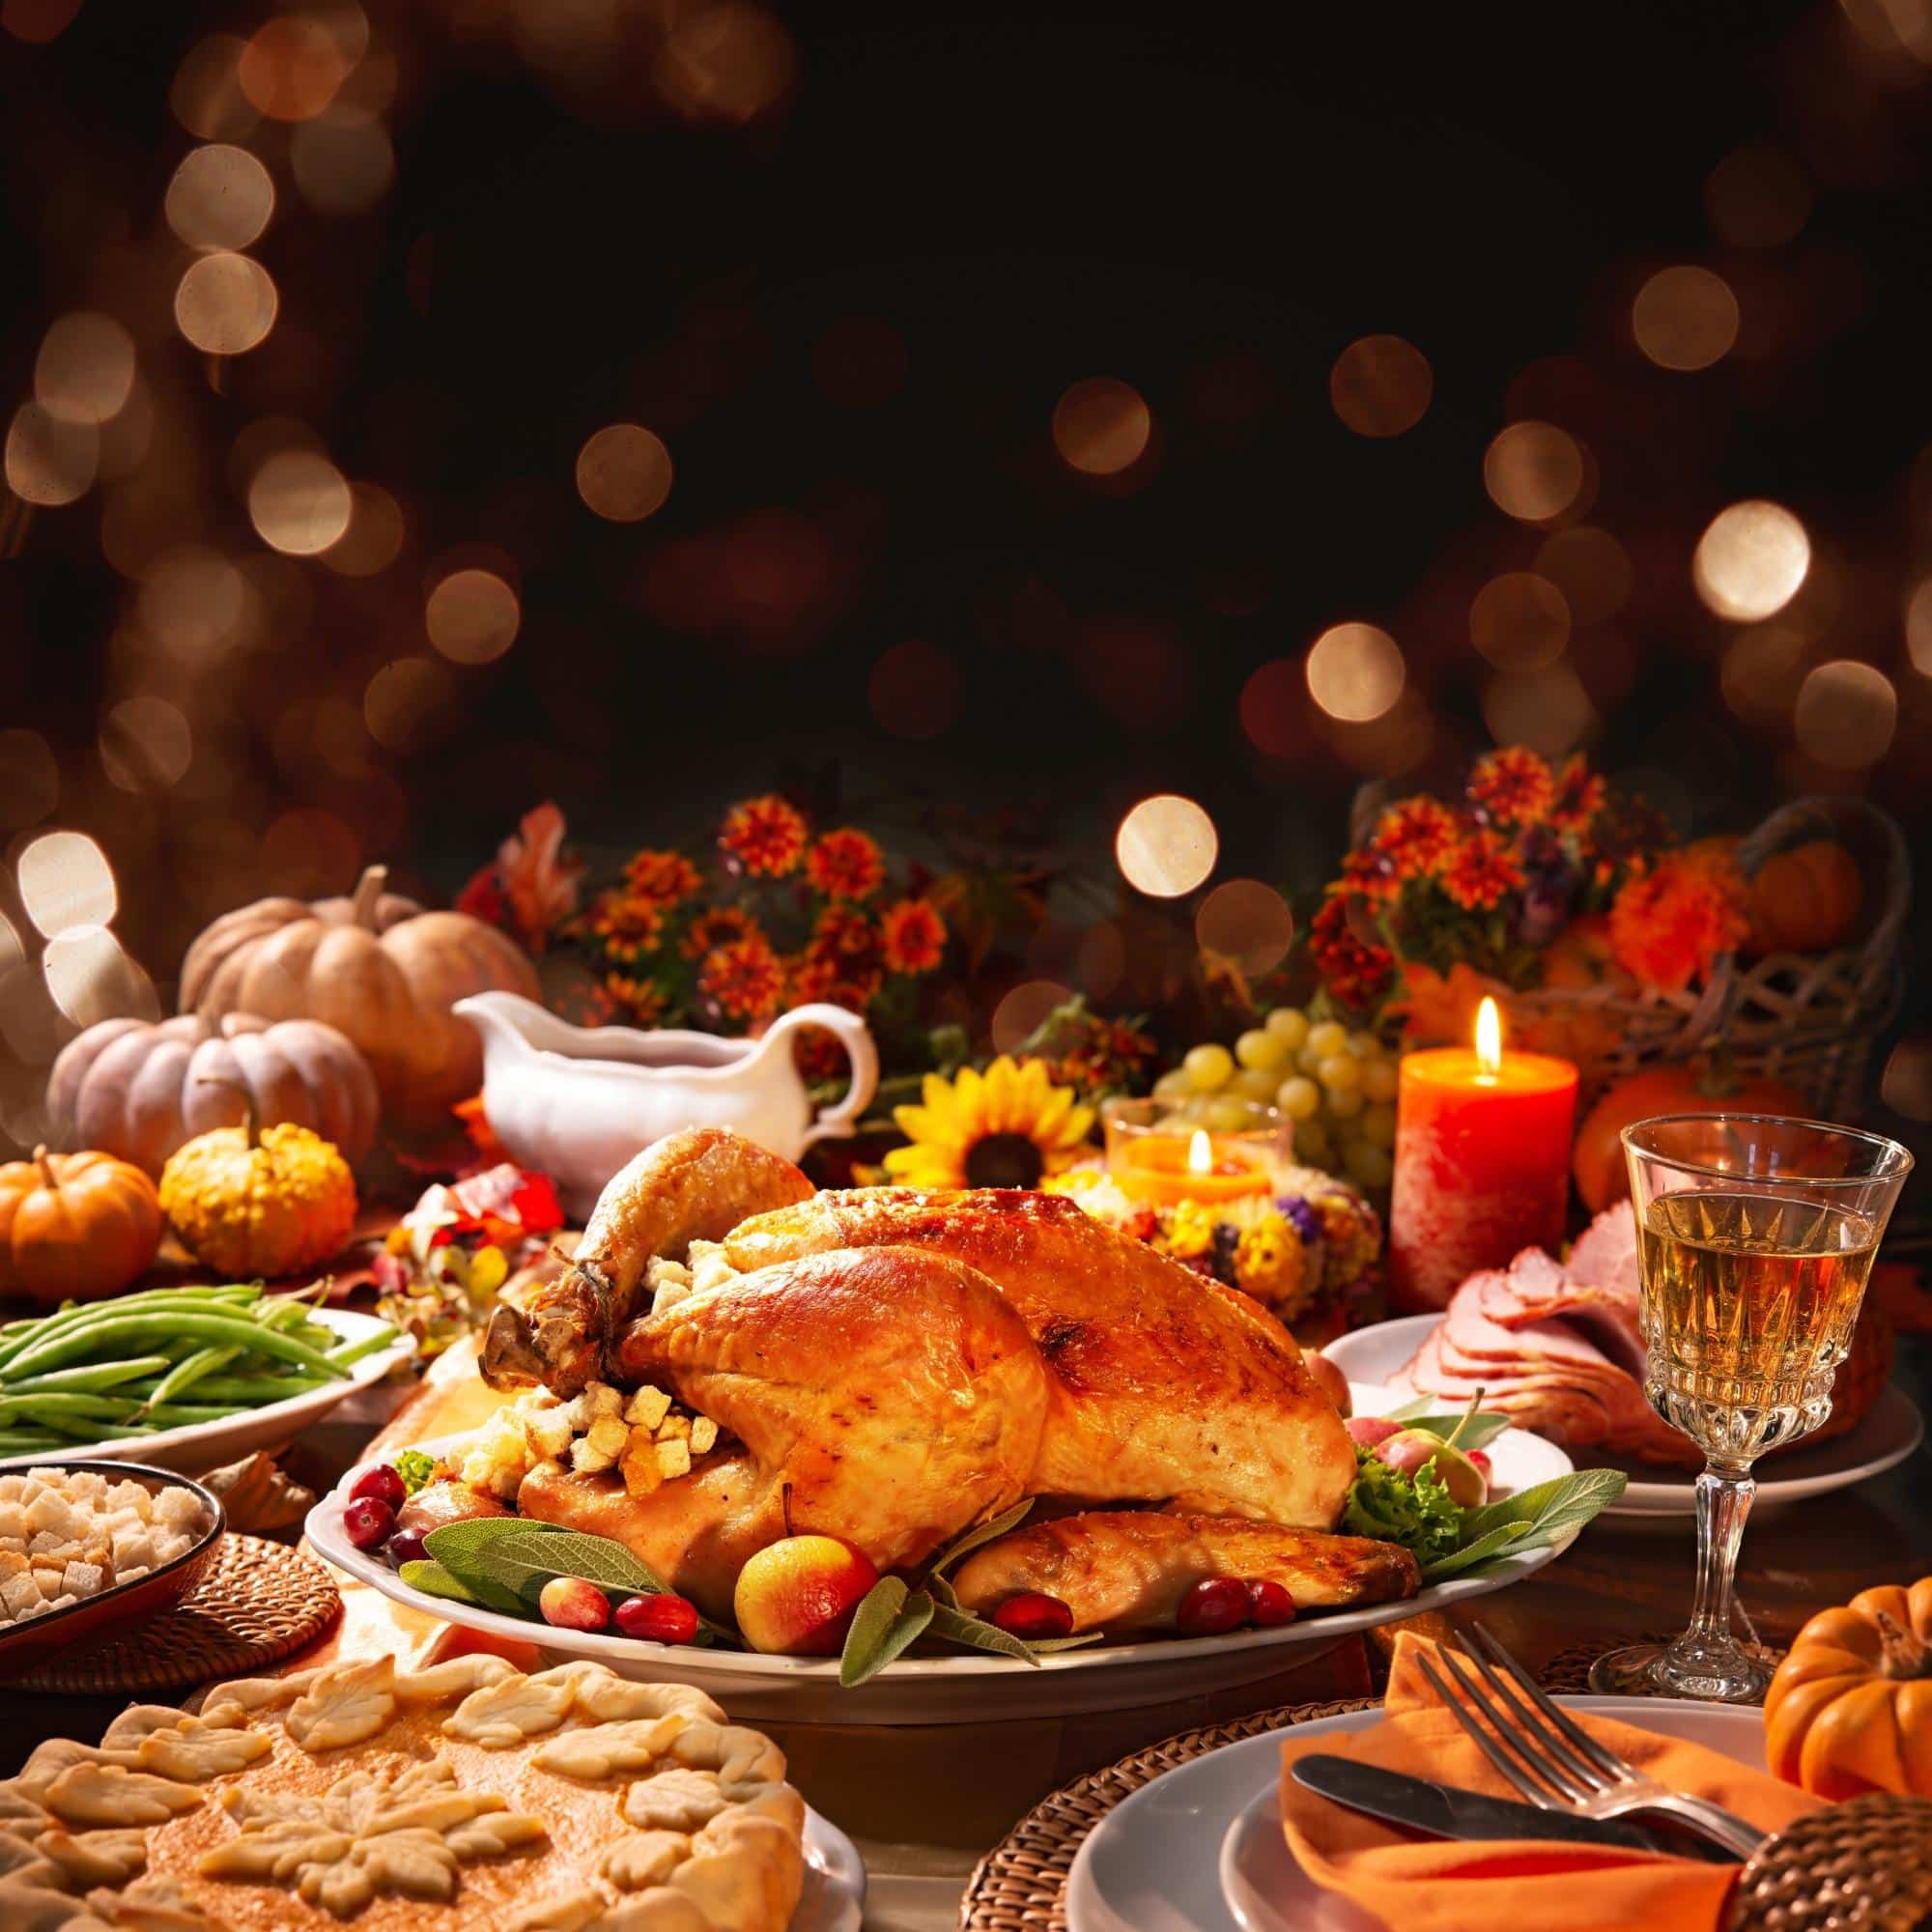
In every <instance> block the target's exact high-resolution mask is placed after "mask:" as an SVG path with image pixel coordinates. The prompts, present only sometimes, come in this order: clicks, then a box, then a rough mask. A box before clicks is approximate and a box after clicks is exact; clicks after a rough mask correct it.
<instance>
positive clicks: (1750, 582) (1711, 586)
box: [1690, 500, 1811, 623]
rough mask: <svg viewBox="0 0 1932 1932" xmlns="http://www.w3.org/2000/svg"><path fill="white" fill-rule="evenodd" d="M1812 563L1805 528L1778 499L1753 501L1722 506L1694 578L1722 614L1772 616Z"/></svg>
mask: <svg viewBox="0 0 1932 1932" xmlns="http://www.w3.org/2000/svg"><path fill="white" fill-rule="evenodd" d="M1810 567H1811V540H1810V539H1809V538H1808V537H1807V536H1806V535H1805V534H1804V525H1803V524H1801V523H1800V522H1799V521H1798V519H1797V518H1796V517H1794V516H1793V515H1792V514H1791V512H1790V511H1789V510H1787V509H1785V508H1784V507H1783V505H1782V504H1779V503H1768V502H1764V501H1762V500H1752V501H1748V502H1743V503H1733V504H1732V505H1731V506H1730V508H1729V509H1727V510H1720V511H1719V513H1718V514H1717V516H1716V517H1714V518H1713V519H1712V521H1711V525H1710V527H1709V528H1708V529H1706V530H1705V532H1704V534H1703V536H1702V537H1700V538H1699V539H1698V542H1697V554H1696V555H1695V557H1694V558H1693V559H1692V561H1691V567H1690V576H1691V582H1694V583H1695V584H1696V586H1697V594H1698V596H1699V597H1701V598H1702V599H1703V600H1704V602H1705V603H1706V604H1707V605H1708V606H1709V607H1710V608H1711V609H1712V610H1713V611H1716V612H1717V613H1718V615H1719V616H1720V617H1730V618H1733V619H1735V620H1737V621H1738V622H1741V623H1748V622H1753V621H1755V620H1756V619H1758V618H1761V617H1769V616H1772V615H1774V614H1775V613H1776V612H1777V611H1781V610H1783V609H1784V607H1785V606H1786V605H1787V604H1789V603H1790V602H1791V600H1792V598H1794V597H1795V596H1796V595H1797V594H1798V587H1799V585H1800V584H1802V583H1803V582H1804V576H1805V573H1806V572H1807V571H1808V570H1809V569H1810Z"/></svg>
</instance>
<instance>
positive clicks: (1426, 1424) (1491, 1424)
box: [1385, 1397, 1510, 1455]
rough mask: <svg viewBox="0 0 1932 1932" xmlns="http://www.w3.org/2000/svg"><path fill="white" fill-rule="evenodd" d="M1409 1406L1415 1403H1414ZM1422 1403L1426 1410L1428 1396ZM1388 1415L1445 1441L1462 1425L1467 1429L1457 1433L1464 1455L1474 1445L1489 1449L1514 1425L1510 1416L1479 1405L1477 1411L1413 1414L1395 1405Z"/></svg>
mask: <svg viewBox="0 0 1932 1932" xmlns="http://www.w3.org/2000/svg"><path fill="white" fill-rule="evenodd" d="M1405 1406H1413V1405H1405ZM1422 1406H1423V1408H1424V1409H1425V1411H1426V1410H1427V1408H1428V1399H1427V1397H1424V1398H1422ZM1385 1419H1386V1420H1387V1421H1390V1422H1400V1423H1401V1424H1402V1426H1403V1427H1404V1428H1405V1429H1425V1430H1427V1431H1428V1432H1429V1434H1430V1435H1439V1436H1441V1438H1442V1439H1443V1441H1445V1442H1446V1441H1448V1439H1449V1438H1450V1436H1451V1435H1455V1433H1456V1431H1457V1430H1458V1429H1461V1430H1462V1432H1463V1433H1462V1435H1457V1436H1456V1447H1457V1448H1458V1449H1460V1450H1462V1451H1463V1454H1464V1455H1467V1454H1468V1452H1469V1451H1470V1450H1471V1449H1487V1448H1488V1447H1489V1446H1490V1444H1491V1443H1492V1442H1493V1441H1494V1440H1495V1439H1496V1437H1497V1436H1498V1435H1501V1434H1502V1433H1503V1431H1504V1430H1505V1429H1507V1428H1508V1427H1509V1426H1510V1419H1509V1417H1508V1416H1506V1415H1504V1414H1502V1413H1500V1412H1499V1411H1498V1410H1496V1409H1492V1408H1479V1409H1478V1410H1477V1411H1476V1412H1475V1414H1474V1415H1462V1414H1454V1415H1443V1414H1439V1413H1427V1412H1425V1413H1423V1414H1420V1415H1412V1416H1411V1415H1404V1414H1402V1413H1401V1411H1400V1410H1393V1409H1392V1410H1391V1411H1390V1412H1389V1414H1388V1416H1387V1417H1386V1418H1385Z"/></svg>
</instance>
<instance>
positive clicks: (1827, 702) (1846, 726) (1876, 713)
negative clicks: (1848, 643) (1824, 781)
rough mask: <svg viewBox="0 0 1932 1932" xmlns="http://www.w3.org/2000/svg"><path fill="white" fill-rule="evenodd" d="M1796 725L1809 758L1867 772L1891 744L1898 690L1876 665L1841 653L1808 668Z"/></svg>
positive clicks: (1801, 746)
mask: <svg viewBox="0 0 1932 1932" xmlns="http://www.w3.org/2000/svg"><path fill="white" fill-rule="evenodd" d="M1791 725H1792V730H1793V732H1794V733H1795V734H1796V736H1797V739H1798V749H1799V750H1800V751H1801V752H1803V753H1804V755H1805V756H1806V757H1807V758H1815V759H1816V760H1817V761H1818V763H1819V764H1821V765H1830V766H1832V767H1833V769H1834V770H1836V771H1844V772H1857V771H1862V770H1864V768H1865V767H1866V766H1867V765H1875V764H1877V763H1878V761H1879V760H1880V759H1881V758H1882V757H1884V756H1885V754H1886V753H1887V752H1888V751H1889V750H1890V748H1891V738H1892V733H1893V732H1894V731H1895V730H1896V729H1897V728H1898V694H1897V693H1896V692H1895V691H1894V690H1893V689H1892V687H1891V680H1890V679H1889V677H1887V676H1886V674H1885V673H1884V671H1882V670H1880V669H1879V668H1878V667H1877V666H1876V665H1868V664H1862V663H1861V662H1860V661H1859V660H1858V659H1856V658H1836V659H1833V661H1832V662H1831V663H1829V664H1821V665H1819V666H1817V667H1816V668H1814V669H1812V670H1810V671H1807V672H1806V673H1805V677H1804V683H1803V684H1802V685H1800V686H1799V688H1798V704H1797V708H1796V710H1795V711H1794V712H1793V714H1792V720H1791Z"/></svg>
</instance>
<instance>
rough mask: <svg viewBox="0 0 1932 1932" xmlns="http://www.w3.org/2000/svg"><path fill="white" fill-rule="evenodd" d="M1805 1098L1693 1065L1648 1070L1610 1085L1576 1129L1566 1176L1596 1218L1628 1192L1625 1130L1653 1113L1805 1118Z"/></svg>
mask: <svg viewBox="0 0 1932 1932" xmlns="http://www.w3.org/2000/svg"><path fill="white" fill-rule="evenodd" d="M1809 1111H1810V1109H1809V1108H1808V1107H1807V1106H1806V1105H1805V1103H1804V1095H1803V1094H1799V1093H1798V1092H1797V1091H1796V1090H1795V1089H1793V1088H1790V1087H1787V1086H1785V1085H1784V1083H1783V1082H1782V1081H1780V1080H1747V1079H1744V1078H1742V1077H1740V1076H1738V1075H1735V1074H1731V1073H1728V1072H1726V1071H1725V1070H1724V1069H1723V1068H1721V1067H1719V1066H1718V1065H1712V1064H1704V1063H1699V1062H1696V1061H1686V1062H1683V1063H1680V1064H1678V1065H1671V1066H1650V1067H1646V1068H1645V1069H1644V1070H1643V1071H1642V1072H1641V1073H1633V1074H1631V1075H1629V1076H1628V1078H1626V1079H1623V1080H1618V1081H1615V1082H1613V1083H1612V1084H1611V1085H1610V1086H1608V1087H1606V1088H1605V1090H1604V1093H1603V1095H1602V1097H1601V1098H1599V1100H1598V1101H1597V1104H1596V1105H1595V1106H1594V1107H1592V1108H1591V1109H1590V1111H1589V1112H1588V1113H1587V1114H1585V1115H1584V1116H1583V1122H1582V1125H1581V1126H1579V1127H1578V1128H1577V1146H1576V1149H1575V1151H1574V1152H1573V1153H1572V1155H1571V1158H1570V1172H1571V1174H1572V1176H1573V1177H1574V1178H1575V1179H1576V1182H1577V1193H1578V1194H1580V1195H1581V1196H1582V1197H1583V1205H1584V1207H1586V1208H1588V1209H1589V1210H1590V1212H1591V1213H1593V1214H1595V1213H1598V1212H1600V1211H1601V1210H1602V1209H1604V1208H1607V1207H1608V1206H1609V1205H1610V1203H1611V1202H1612V1201H1621V1200H1623V1199H1624V1198H1625V1197H1626V1196H1627V1195H1628V1194H1629V1193H1630V1169H1629V1167H1628V1166H1627V1165H1626V1164H1625V1161H1624V1148H1623V1139H1622V1135H1623V1130H1624V1129H1625V1128H1626V1127H1628V1126H1630V1125H1631V1124H1633V1122H1637V1121H1647V1120H1649V1119H1650V1118H1651V1116H1652V1115H1654V1114H1712V1113H1719V1112H1724V1113H1740V1114H1797V1115H1804V1114H1807V1113H1808V1112H1809Z"/></svg>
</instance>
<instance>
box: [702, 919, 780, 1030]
mask: <svg viewBox="0 0 1932 1932" xmlns="http://www.w3.org/2000/svg"><path fill="white" fill-rule="evenodd" d="M697 990H698V993H699V994H700V996H701V997H702V998H704V999H705V1000H707V1001H709V1002H710V1003H711V1004H712V1005H713V1006H715V1007H716V1008H717V1009H718V1010H719V1011H720V1012H721V1013H722V1014H724V1015H725V1018H727V1019H734V1020H743V1021H745V1022H746V1023H747V1024H748V1025H751V1026H761V1025H763V1024H764V1023H765V1022H766V1021H767V1020H771V1019H775V1018H776V1017H777V1016H778V1010H779V1004H780V1002H781V999H782V998H783V995H784V968H783V966H782V965H781V964H780V962H779V955H778V954H777V953H776V952H773V951H772V949H771V947H770V945H769V944H768V943H767V942H766V941H765V940H763V939H759V938H752V939H734V940H733V941H732V942H731V943H730V944H729V945H728V946H721V947H720V948H719V949H718V950H717V951H716V952H712V953H709V954H707V955H706V958H705V961H704V964H703V965H702V966H701V967H700V968H699V969H698V974H697Z"/></svg>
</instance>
